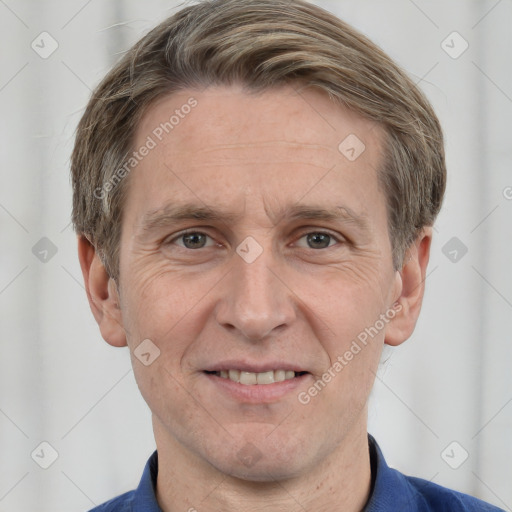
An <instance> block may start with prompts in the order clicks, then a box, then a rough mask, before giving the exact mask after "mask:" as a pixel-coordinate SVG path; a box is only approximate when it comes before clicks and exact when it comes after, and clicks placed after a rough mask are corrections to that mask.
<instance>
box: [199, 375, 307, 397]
mask: <svg viewBox="0 0 512 512" xmlns="http://www.w3.org/2000/svg"><path fill="white" fill-rule="evenodd" d="M203 375H205V376H206V377H207V378H208V379H209V380H210V382H212V383H213V384H214V385H215V386H216V387H217V388H218V389H220V390H221V392H223V393H226V394H228V395H229V396H231V397H232V398H235V399H236V400H238V401H240V402H245V403H251V404H258V403H271V402H276V401H278V400H279V399H281V398H283V397H285V396H286V395H287V394H289V393H292V392H293V391H296V390H297V388H298V387H299V386H302V385H303V384H304V382H305V381H306V379H308V378H309V377H311V374H309V373H305V374H304V375H299V376H298V377H294V378H293V379H288V380H283V381H282V382H274V383H273V384H252V385H249V386H247V385H245V384H240V383H239V382H235V381H233V380H231V379H226V378H224V377H219V376H218V375H215V374H213V373H203Z"/></svg>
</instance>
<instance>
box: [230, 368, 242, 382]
mask: <svg viewBox="0 0 512 512" xmlns="http://www.w3.org/2000/svg"><path fill="white" fill-rule="evenodd" d="M228 376H229V378H230V379H231V380H234V381H235V382H240V370H229V374H228Z"/></svg>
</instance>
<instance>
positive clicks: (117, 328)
mask: <svg viewBox="0 0 512 512" xmlns="http://www.w3.org/2000/svg"><path fill="white" fill-rule="evenodd" d="M78 259H79V260H80V267H81V268H82V275H83V277H84V284H85V290H86V292H87V299H88V300H89V306H90V308H91V311H92V314H93V315H94V318H95V319H96V322H97V323H98V326H99V328H100V332H101V335H102V337H103V339H104V340H105V341H106V342H107V343H109V344H110V345H112V346H115V347H123V346H126V344H127V343H126V333H125V330H124V328H123V323H122V315H121V308H120V302H119V292H118V289H117V284H116V283H115V281H114V280H113V279H112V278H111V277H110V276H109V275H108V273H107V271H106V269H105V266H104V265H103V262H102V261H101V259H100V257H99V255H98V253H97V252H96V249H95V247H94V245H93V244H92V243H91V242H90V241H89V240H88V239H87V237H86V236H84V235H79V236H78Z"/></svg>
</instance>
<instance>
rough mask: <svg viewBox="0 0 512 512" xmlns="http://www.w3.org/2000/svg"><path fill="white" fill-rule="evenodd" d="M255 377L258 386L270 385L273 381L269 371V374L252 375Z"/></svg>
mask: <svg viewBox="0 0 512 512" xmlns="http://www.w3.org/2000/svg"><path fill="white" fill-rule="evenodd" d="M253 375H256V380H257V381H258V384H272V383H273V382H275V381H274V372H273V371H272V370H270V371H269V372H262V373H256V374H253Z"/></svg>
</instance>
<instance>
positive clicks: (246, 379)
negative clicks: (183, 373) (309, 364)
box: [205, 370, 308, 386]
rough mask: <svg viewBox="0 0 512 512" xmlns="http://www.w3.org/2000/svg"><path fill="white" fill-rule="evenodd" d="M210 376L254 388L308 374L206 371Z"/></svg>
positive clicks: (273, 371)
mask: <svg viewBox="0 0 512 512" xmlns="http://www.w3.org/2000/svg"><path fill="white" fill-rule="evenodd" d="M205 373H206V374H208V375H216V376H217V377H220V378H222V379H228V380H232V381H233V382H237V383H239V384H243V385H245V386H254V385H256V384H274V383H276V382H284V381H285V380H292V379H294V378H296V377H300V376H302V375H305V374H306V373H308V372H294V371H293V370H269V371H266V372H258V373H253V372H246V371H241V370H220V371H205Z"/></svg>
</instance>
